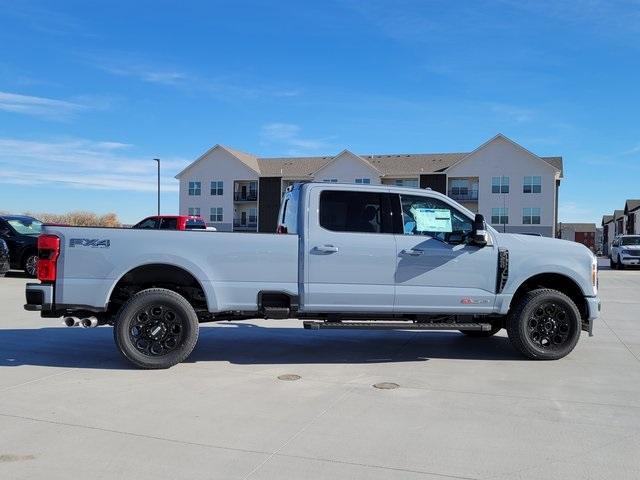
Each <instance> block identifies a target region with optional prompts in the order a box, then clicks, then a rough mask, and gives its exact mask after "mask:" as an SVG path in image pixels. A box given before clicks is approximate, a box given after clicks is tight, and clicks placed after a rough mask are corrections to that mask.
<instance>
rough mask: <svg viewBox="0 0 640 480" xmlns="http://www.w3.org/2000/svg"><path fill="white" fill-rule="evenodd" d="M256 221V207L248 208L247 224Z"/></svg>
mask: <svg viewBox="0 0 640 480" xmlns="http://www.w3.org/2000/svg"><path fill="white" fill-rule="evenodd" d="M257 221H258V210H257V209H256V208H253V207H252V208H250V209H249V224H255V223H256V222H257Z"/></svg>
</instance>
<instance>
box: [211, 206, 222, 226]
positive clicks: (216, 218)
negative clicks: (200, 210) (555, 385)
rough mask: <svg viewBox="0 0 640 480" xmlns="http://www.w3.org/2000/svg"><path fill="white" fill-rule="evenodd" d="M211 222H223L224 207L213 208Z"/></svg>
mask: <svg viewBox="0 0 640 480" xmlns="http://www.w3.org/2000/svg"><path fill="white" fill-rule="evenodd" d="M209 220H210V221H212V222H218V223H219V222H222V207H212V208H211V215H210V216H209Z"/></svg>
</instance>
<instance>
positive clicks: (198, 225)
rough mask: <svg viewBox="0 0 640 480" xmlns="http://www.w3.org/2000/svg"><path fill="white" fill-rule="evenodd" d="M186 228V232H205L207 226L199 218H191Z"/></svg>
mask: <svg viewBox="0 0 640 480" xmlns="http://www.w3.org/2000/svg"><path fill="white" fill-rule="evenodd" d="M184 228H185V229H186V230H205V229H206V228H207V225H206V224H205V223H204V220H202V219H198V218H190V219H188V220H187V223H186V224H185V226H184Z"/></svg>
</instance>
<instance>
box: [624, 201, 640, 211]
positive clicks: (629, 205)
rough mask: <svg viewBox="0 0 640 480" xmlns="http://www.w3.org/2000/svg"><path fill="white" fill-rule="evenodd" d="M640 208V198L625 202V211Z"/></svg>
mask: <svg viewBox="0 0 640 480" xmlns="http://www.w3.org/2000/svg"><path fill="white" fill-rule="evenodd" d="M638 208H640V200H627V201H626V202H625V204H624V213H629V212H633V211H634V210H637V209H638Z"/></svg>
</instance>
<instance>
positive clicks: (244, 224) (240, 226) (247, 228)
mask: <svg viewBox="0 0 640 480" xmlns="http://www.w3.org/2000/svg"><path fill="white" fill-rule="evenodd" d="M233 230H234V231H236V232H255V231H257V230H258V221H257V218H256V217H249V218H248V219H247V220H245V221H242V219H240V218H234V219H233Z"/></svg>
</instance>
